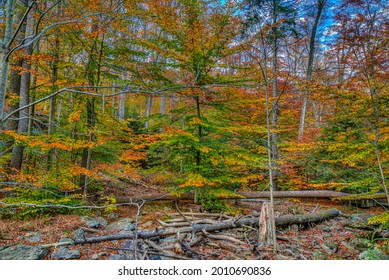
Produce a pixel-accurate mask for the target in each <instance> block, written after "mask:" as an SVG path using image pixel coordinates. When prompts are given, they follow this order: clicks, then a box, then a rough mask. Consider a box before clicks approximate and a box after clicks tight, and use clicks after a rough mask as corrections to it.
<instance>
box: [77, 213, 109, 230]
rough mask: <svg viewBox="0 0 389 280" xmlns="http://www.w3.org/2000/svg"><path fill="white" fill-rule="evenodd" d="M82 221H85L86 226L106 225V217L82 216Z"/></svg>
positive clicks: (97, 226)
mask: <svg viewBox="0 0 389 280" xmlns="http://www.w3.org/2000/svg"><path fill="white" fill-rule="evenodd" d="M82 221H83V222H84V223H85V225H86V226H88V227H90V228H99V227H106V226H107V225H108V222H107V220H106V219H104V218H102V217H87V216H84V217H82Z"/></svg>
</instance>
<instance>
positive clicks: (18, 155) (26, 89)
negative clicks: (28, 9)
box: [10, 14, 34, 170]
mask: <svg viewBox="0 0 389 280" xmlns="http://www.w3.org/2000/svg"><path fill="white" fill-rule="evenodd" d="M32 24H33V17H32V15H31V14H29V15H28V17H27V23H26V40H25V42H28V40H30V39H29V38H31V36H32V35H33V32H34V31H33V28H32ZM32 52H33V44H30V45H28V46H27V47H26V48H25V49H24V54H25V55H26V56H27V57H30V56H31V55H32ZM22 68H23V73H22V75H21V80H20V101H19V107H23V106H26V105H28V104H29V93H30V80H31V63H30V61H29V59H28V58H27V59H24V60H23V63H22ZM28 118H29V109H28V108H26V109H23V110H21V111H20V112H19V122H18V134H22V133H26V132H28V123H29V121H28ZM23 150H24V147H23V146H21V145H17V146H15V147H14V148H13V149H12V158H11V163H10V167H11V168H14V169H17V170H20V169H21V168H22V161H23Z"/></svg>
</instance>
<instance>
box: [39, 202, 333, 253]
mask: <svg viewBox="0 0 389 280" xmlns="http://www.w3.org/2000/svg"><path fill="white" fill-rule="evenodd" d="M338 215H340V211H339V210H337V209H331V210H327V211H324V212H321V213H315V214H307V215H295V216H282V217H276V218H275V223H276V226H280V227H283V226H287V225H290V224H303V223H317V222H320V221H323V220H326V219H329V218H334V217H336V216H338ZM258 224H259V217H246V218H241V219H239V220H236V221H234V220H231V221H225V222H220V223H217V224H212V225H209V224H193V225H192V226H189V227H183V228H178V229H177V228H176V229H174V228H168V229H160V228H156V229H155V230H152V231H138V232H137V237H138V238H140V239H149V238H153V237H164V236H170V235H176V234H177V233H178V232H179V233H180V234H182V233H192V234H195V233H197V232H204V231H206V232H213V231H219V230H226V229H233V228H240V227H245V226H251V227H257V226H258ZM134 238H135V233H134V232H124V233H119V234H114V235H105V236H100V237H87V238H84V239H75V240H74V241H73V242H62V243H54V244H47V245H42V247H43V248H47V247H54V246H55V247H57V246H64V245H77V244H90V243H99V242H105V241H114V240H122V239H134Z"/></svg>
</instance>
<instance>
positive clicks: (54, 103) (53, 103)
mask: <svg viewBox="0 0 389 280" xmlns="http://www.w3.org/2000/svg"><path fill="white" fill-rule="evenodd" d="M53 50H54V59H53V62H52V66H51V75H52V76H51V83H52V91H53V92H56V91H57V90H58V87H57V84H56V83H57V80H58V60H59V34H58V30H56V34H55V41H54V46H53ZM56 107H57V96H56V95H55V96H53V97H51V98H50V113H49V128H48V134H49V135H51V134H53V133H55V113H56ZM54 152H55V150H54V149H51V150H50V151H49V153H48V155H47V170H50V169H51V164H52V161H53V155H54Z"/></svg>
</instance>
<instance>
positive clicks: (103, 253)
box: [91, 252, 108, 260]
mask: <svg viewBox="0 0 389 280" xmlns="http://www.w3.org/2000/svg"><path fill="white" fill-rule="evenodd" d="M106 256H108V253H107V252H100V253H98V254H93V255H92V256H91V260H98V259H99V258H100V257H106Z"/></svg>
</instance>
